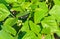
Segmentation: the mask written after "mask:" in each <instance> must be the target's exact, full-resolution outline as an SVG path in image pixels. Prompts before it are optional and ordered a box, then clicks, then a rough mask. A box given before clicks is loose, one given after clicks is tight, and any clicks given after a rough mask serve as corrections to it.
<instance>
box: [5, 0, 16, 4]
mask: <svg viewBox="0 0 60 39" xmlns="http://www.w3.org/2000/svg"><path fill="white" fill-rule="evenodd" d="M5 1H6V2H7V3H14V2H17V0H5Z"/></svg>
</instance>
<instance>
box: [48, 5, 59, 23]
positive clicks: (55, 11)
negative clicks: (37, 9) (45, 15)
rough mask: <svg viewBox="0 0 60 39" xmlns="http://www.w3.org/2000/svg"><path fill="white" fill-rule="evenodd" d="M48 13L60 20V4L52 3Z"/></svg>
mask: <svg viewBox="0 0 60 39" xmlns="http://www.w3.org/2000/svg"><path fill="white" fill-rule="evenodd" d="M49 13H50V15H53V16H54V17H55V18H56V19H57V20H58V21H59V22H60V6H59V5H54V6H53V8H52V9H51V10H50V11H49Z"/></svg>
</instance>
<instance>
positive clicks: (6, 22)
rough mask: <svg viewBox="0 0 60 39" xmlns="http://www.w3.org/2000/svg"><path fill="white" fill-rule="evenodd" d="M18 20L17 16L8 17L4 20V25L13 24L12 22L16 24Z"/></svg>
mask: <svg viewBox="0 0 60 39" xmlns="http://www.w3.org/2000/svg"><path fill="white" fill-rule="evenodd" d="M17 21H18V19H17V18H8V19H7V20H6V21H5V22H4V24H3V25H4V26H13V25H14V24H16V23H17Z"/></svg>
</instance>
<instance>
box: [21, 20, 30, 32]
mask: <svg viewBox="0 0 60 39" xmlns="http://www.w3.org/2000/svg"><path fill="white" fill-rule="evenodd" d="M21 31H25V32H28V31H29V25H28V21H26V22H25V23H24V25H23V27H22V28H21Z"/></svg>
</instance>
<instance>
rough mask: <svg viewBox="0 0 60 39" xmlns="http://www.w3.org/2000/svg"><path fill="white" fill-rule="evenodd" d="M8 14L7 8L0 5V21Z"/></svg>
mask: <svg viewBox="0 0 60 39" xmlns="http://www.w3.org/2000/svg"><path fill="white" fill-rule="evenodd" d="M9 14H10V12H9V10H8V9H7V7H6V6H5V5H4V4H0V21H3V20H4V19H5V18H6V17H8V15H9Z"/></svg>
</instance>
